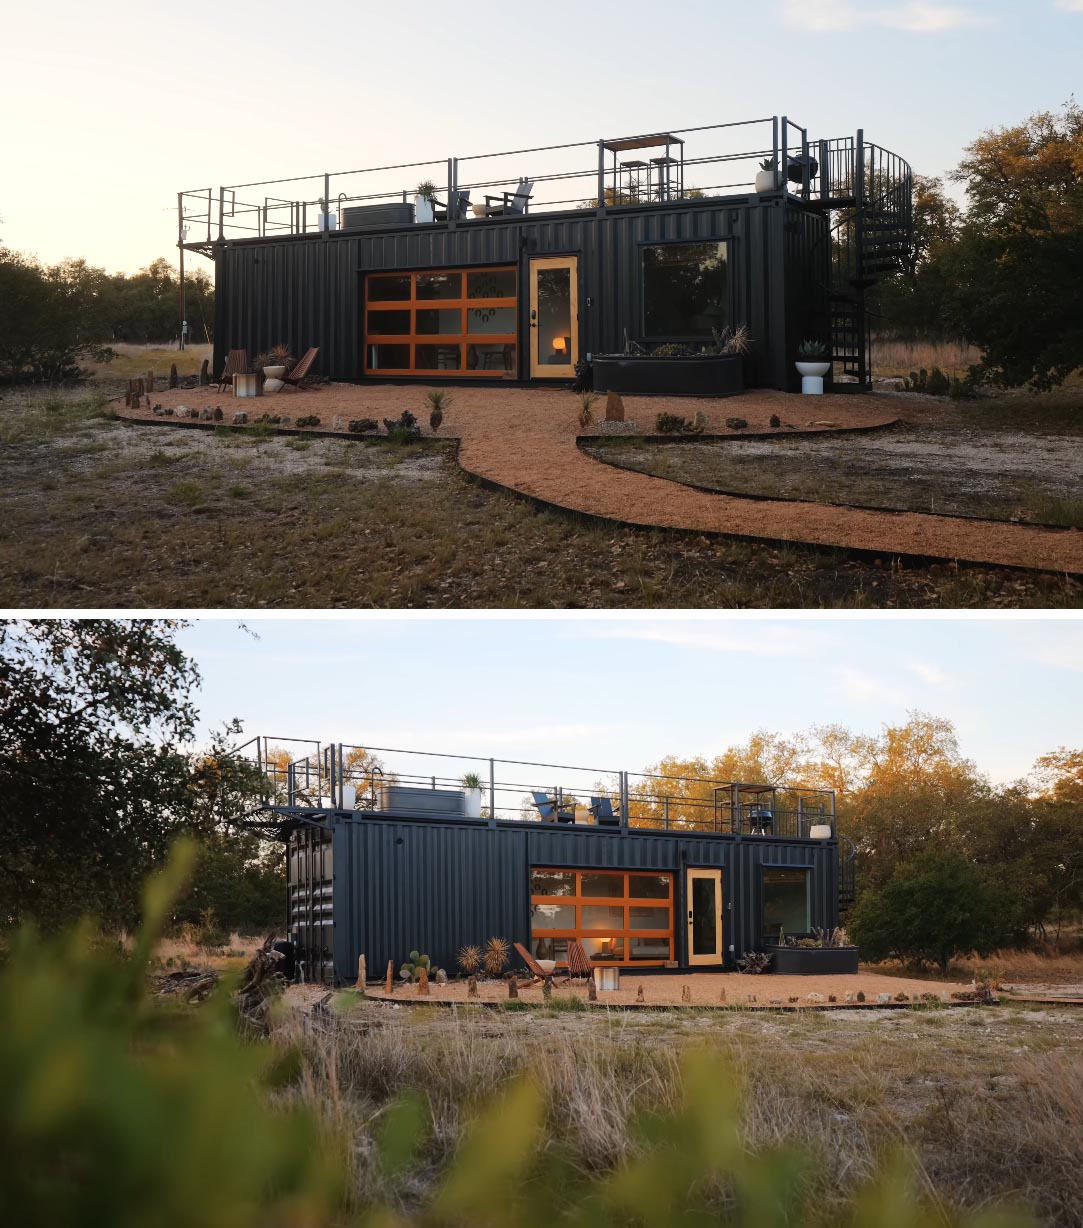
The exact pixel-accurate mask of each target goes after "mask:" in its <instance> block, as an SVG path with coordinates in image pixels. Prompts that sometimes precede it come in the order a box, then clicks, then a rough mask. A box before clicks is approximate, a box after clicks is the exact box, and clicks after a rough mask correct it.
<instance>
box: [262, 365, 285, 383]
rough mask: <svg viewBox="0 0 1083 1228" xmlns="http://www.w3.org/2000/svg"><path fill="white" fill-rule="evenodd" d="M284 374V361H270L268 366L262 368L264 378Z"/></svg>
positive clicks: (273, 377)
mask: <svg viewBox="0 0 1083 1228" xmlns="http://www.w3.org/2000/svg"><path fill="white" fill-rule="evenodd" d="M285 374H286V364H285V363H277V362H276V363H272V364H271V365H270V366H269V367H264V368H263V378H264V379H281V378H282V377H283V375H285Z"/></svg>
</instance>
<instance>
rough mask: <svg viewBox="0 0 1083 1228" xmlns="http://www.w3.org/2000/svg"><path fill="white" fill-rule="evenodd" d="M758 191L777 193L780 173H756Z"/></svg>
mask: <svg viewBox="0 0 1083 1228" xmlns="http://www.w3.org/2000/svg"><path fill="white" fill-rule="evenodd" d="M756 191H757V192H776V191H778V171H757V172H756Z"/></svg>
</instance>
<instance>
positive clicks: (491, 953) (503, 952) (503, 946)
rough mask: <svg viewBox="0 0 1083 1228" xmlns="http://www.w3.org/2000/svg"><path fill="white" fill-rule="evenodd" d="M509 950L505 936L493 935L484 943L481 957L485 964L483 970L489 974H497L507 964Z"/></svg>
mask: <svg viewBox="0 0 1083 1228" xmlns="http://www.w3.org/2000/svg"><path fill="white" fill-rule="evenodd" d="M509 950H510V948H509V946H508V940H507V939H506V938H498V937H496V936H494V937H492V938H490V939H489V941H488V942H487V943H486V944H485V954H484V956H483V957H482V962H483V963H484V964H485V971H486V972H487V973H488V974H489V975H490V976H499V975H500V974H501V973H502V972H503V971H504V969H505V968H506V967H507V966H508V952H509Z"/></svg>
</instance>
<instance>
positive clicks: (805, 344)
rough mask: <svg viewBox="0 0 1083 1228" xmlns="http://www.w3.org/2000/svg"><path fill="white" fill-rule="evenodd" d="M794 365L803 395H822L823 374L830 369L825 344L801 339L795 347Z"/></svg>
mask: <svg viewBox="0 0 1083 1228" xmlns="http://www.w3.org/2000/svg"><path fill="white" fill-rule="evenodd" d="M796 365H797V370H798V371H799V372H800V373H801V391H802V392H803V393H804V394H805V396H823V391H824V376H825V375H826V374H827V373H828V371H830V370H831V363H830V362H829V361H828V358H827V346H826V345H824V343H823V342H822V341H802V342H801V344H800V346H798V349H797V364H796Z"/></svg>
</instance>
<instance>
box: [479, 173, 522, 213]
mask: <svg viewBox="0 0 1083 1228" xmlns="http://www.w3.org/2000/svg"><path fill="white" fill-rule="evenodd" d="M533 186H534V180H533V179H520V180H519V186H518V187H517V188H516V189H515V191H514V192H501V194H500V195H499V196H486V197H485V216H486V217H501V216H503V215H504V214H508V213H526V210H527V205H528V204H529V203H530V198H531V188H533ZM493 200H497V201H499V202H500V203H499V204H498V205H491V204H490V203H489V202H490V201H493Z"/></svg>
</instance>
